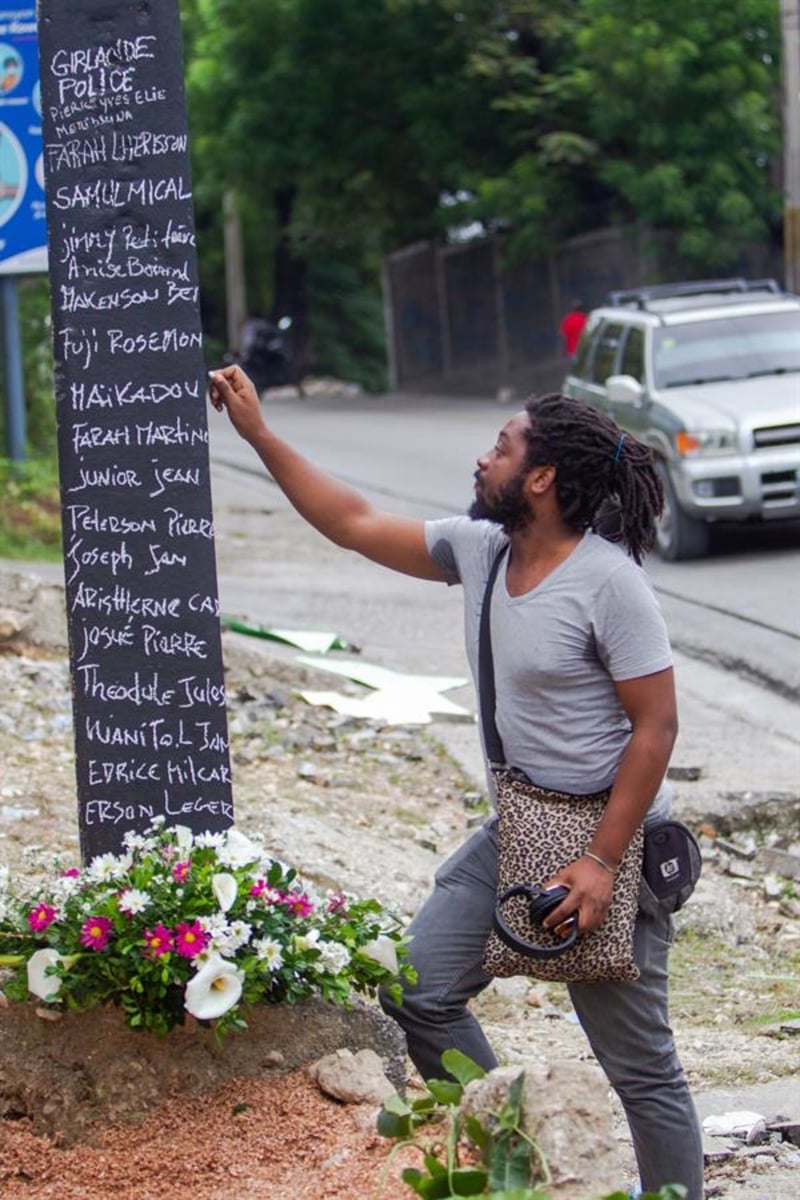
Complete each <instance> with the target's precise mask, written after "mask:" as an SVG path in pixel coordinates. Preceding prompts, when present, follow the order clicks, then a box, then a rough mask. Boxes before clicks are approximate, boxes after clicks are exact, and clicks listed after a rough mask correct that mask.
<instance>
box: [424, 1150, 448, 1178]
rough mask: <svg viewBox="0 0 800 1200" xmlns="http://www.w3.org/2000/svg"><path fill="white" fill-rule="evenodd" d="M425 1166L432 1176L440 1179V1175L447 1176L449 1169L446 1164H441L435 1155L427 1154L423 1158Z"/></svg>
mask: <svg viewBox="0 0 800 1200" xmlns="http://www.w3.org/2000/svg"><path fill="white" fill-rule="evenodd" d="M423 1162H424V1163H425V1166H426V1167H427V1168H428V1171H429V1172H430V1174H431V1175H433V1176H436V1177H438V1176H439V1175H446V1174H447V1167H446V1166H445V1165H444V1163H441V1162H439V1159H438V1158H437V1157H436V1155H435V1154H426V1155H425V1156H424V1158H423Z"/></svg>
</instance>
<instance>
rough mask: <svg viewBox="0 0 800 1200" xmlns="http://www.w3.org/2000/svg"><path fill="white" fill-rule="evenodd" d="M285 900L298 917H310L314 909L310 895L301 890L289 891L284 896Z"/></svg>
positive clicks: (290, 910)
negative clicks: (304, 894) (303, 893)
mask: <svg viewBox="0 0 800 1200" xmlns="http://www.w3.org/2000/svg"><path fill="white" fill-rule="evenodd" d="M283 902H284V904H285V905H286V907H287V908H288V909H289V912H290V913H294V915H295V916H296V917H308V916H310V915H311V913H312V912H313V911H314V905H313V904H312V903H311V901H310V900H309V898H308V896H303V895H302V894H301V893H300V892H288V893H287V895H285V896H284V897H283Z"/></svg>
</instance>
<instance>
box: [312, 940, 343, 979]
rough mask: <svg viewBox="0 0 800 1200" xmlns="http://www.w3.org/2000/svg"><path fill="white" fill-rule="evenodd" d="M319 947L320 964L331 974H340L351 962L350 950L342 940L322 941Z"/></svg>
mask: <svg viewBox="0 0 800 1200" xmlns="http://www.w3.org/2000/svg"><path fill="white" fill-rule="evenodd" d="M318 948H319V951H320V957H319V964H318V965H319V967H320V968H321V969H322V970H323V971H327V972H328V973H329V974H330V975H338V974H339V973H340V972H341V971H343V970H344V969H345V967H346V966H347V964H348V963H349V962H350V951H349V950H348V949H347V947H346V946H343V945H342V943H341V942H320V943H319V947H318Z"/></svg>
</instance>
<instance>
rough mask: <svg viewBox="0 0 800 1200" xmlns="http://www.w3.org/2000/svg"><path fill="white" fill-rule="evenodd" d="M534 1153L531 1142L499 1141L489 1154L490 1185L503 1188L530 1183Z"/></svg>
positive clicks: (523, 1185)
mask: <svg viewBox="0 0 800 1200" xmlns="http://www.w3.org/2000/svg"><path fill="white" fill-rule="evenodd" d="M534 1153H535V1152H533V1153H532V1148H531V1146H530V1144H529V1143H528V1142H526V1141H523V1140H521V1139H519V1140H517V1139H515V1140H513V1141H511V1140H510V1139H504V1140H502V1141H498V1142H497V1143H496V1144H495V1146H494V1147H493V1149H492V1152H491V1154H490V1156H489V1182H490V1186H491V1187H492V1188H498V1189H500V1190H503V1189H507V1188H513V1187H525V1186H526V1185H528V1184H530V1183H531V1182H532V1176H533V1164H532V1158H533V1155H534Z"/></svg>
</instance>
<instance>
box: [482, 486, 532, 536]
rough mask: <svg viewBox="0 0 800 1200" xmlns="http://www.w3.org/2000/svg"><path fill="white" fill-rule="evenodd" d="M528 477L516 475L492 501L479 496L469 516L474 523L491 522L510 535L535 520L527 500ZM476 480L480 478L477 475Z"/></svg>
mask: <svg viewBox="0 0 800 1200" xmlns="http://www.w3.org/2000/svg"><path fill="white" fill-rule="evenodd" d="M526 477H527V473H526V472H520V474H519V475H515V476H514V478H513V479H511V480H509V482H508V483H507V484H506V486H505V487H504V488H503V490H502V491H501V492H500V493H499V495H497V496H495V497H493V498H492V499H491V500H486V499H484V497H483V496H481V495H477V496H476V497H475V499H474V500H473V501H472V504H471V505H470V507H469V509H468V511H467V515H468V516H469V517H471V518H472V520H473V521H491V522H492V523H493V524H495V525H500V526H502V528H503V530H504V531H505V532H506V533H508V534H511V533H516V532H517V530H519V529H524V528H525V526H526V525H529V524H530V523H531V521H532V520H533V513H532V512H531V510H530V508H529V507H528V502H527V500H526V499H525V479H526ZM476 478H479V477H478V475H477V473H476Z"/></svg>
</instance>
